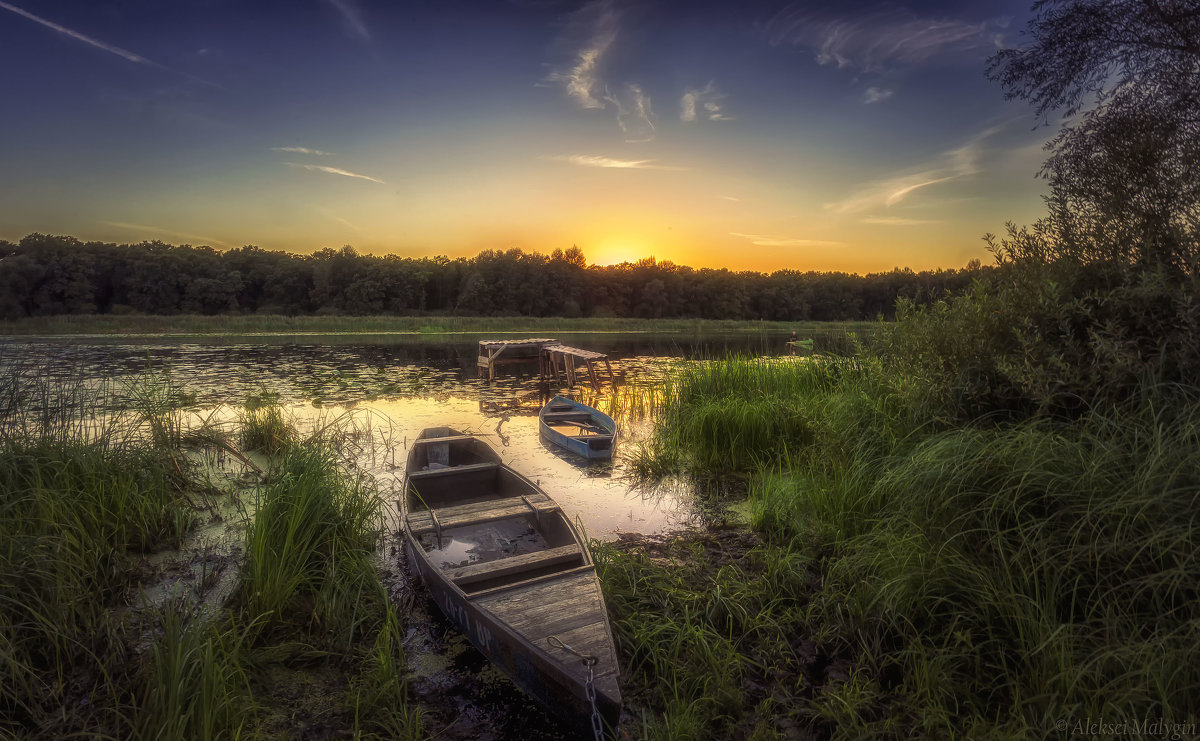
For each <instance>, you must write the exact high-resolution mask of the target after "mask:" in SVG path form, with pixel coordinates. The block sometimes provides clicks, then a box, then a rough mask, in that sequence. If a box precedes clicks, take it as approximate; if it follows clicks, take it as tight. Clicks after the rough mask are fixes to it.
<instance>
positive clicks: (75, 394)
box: [0, 374, 426, 739]
mask: <svg viewBox="0 0 1200 741" xmlns="http://www.w3.org/2000/svg"><path fill="white" fill-rule="evenodd" d="M191 402H192V399H191V397H189V395H188V394H187V392H186V391H185V390H184V389H182V388H180V387H178V386H176V385H174V384H172V383H171V382H170V381H169V379H166V378H164V377H161V376H147V377H146V378H144V379H142V380H141V381H139V382H138V383H137V384H135V385H130V386H118V385H116V384H112V383H98V384H91V385H86V386H85V385H83V384H78V385H63V384H58V383H46V382H44V381H43V380H41V379H39V378H38V377H37V376H28V375H26V376H22V375H20V374H12V375H10V376H7V377H6V378H5V379H4V385H3V388H2V389H0V407H2V409H3V412H4V416H3V419H2V424H0V494H2V498H0V507H2V508H3V512H2V516H0V528H2V529H3V533H2V535H0V543H3V546H2V547H0V637H2V638H0V640H2V641H3V649H4V650H3V651H2V652H0V735H4V736H13V737H18V738H20V737H63V736H67V735H85V736H90V737H100V738H129V737H137V738H150V737H153V738H163V739H192V738H216V737H242V736H246V737H257V736H261V735H265V736H271V737H282V736H289V737H291V736H328V735H331V734H332V733H333V732H334V731H336V732H342V731H345V730H350V731H352V732H353V733H354V734H355V735H356V736H361V737H377V738H420V737H424V736H425V735H426V734H425V732H424V731H423V730H422V728H423V726H422V720H421V716H420V714H419V713H418V712H417V711H416V709H415V706H414V705H413V704H412V703H411V702H410V701H409V692H408V689H407V685H406V680H405V677H404V665H405V662H404V655H403V649H402V645H401V642H402V639H403V629H402V626H403V616H401V615H399V614H398V613H397V611H396V609H395V607H394V605H393V604H392V603H391V602H390V600H389V599H388V594H387V591H386V589H385V588H384V585H383V583H382V582H381V579H380V576H379V573H378V571H377V569H376V560H375V559H376V547H377V544H378V541H379V538H380V536H381V533H382V532H383V520H382V517H381V509H380V506H379V505H380V502H381V500H382V496H381V493H380V492H379V491H378V490H377V489H376V488H375V486H374V483H373V481H372V480H371V479H370V478H369V477H365V476H362V475H360V474H359V473H358V472H356V471H355V468H354V464H353V461H349V460H347V459H346V458H345V456H344V455H342V453H341V452H340V451H341V450H342V449H343V448H344V447H345V442H346V439H347V438H350V437H354V436H355V435H358V434H359V432H360V431H357V430H355V429H354V428H353V426H352V425H350V424H347V423H346V422H345V421H344V420H331V421H330V422H329V423H328V424H326V425H325V426H323V427H322V428H320V429H317V430H314V431H310V432H307V433H305V434H302V433H301V432H300V431H299V430H295V429H290V428H288V426H287V425H286V424H283V425H280V424H279V421H278V420H277V419H276V418H275V417H274V416H273V415H272V414H271V413H270V412H269V411H268V412H267V413H266V414H253V413H249V412H247V413H246V414H245V415H244V416H243V417H242V418H241V419H240V420H239V423H238V424H237V425H235V426H232V427H231V426H228V425H220V424H214V423H211V420H206V419H200V420H197V419H196V418H195V415H194V414H192V413H190V411H189V410H190V408H191ZM251 406H252V407H253V406H254V405H251ZM255 408H256V409H257V410H260V411H261V410H263V409H264V408H267V407H263V406H262V405H258V406H257V407H255ZM239 437H240V438H241V441H242V442H243V443H244V444H246V443H249V446H254V447H258V448H259V451H258V453H257V454H255V455H254V456H253V458H251V457H249V456H247V455H246V454H243V453H241V452H239V451H238V450H237V448H236V446H235V445H234V444H233V441H234V440H236V439H238V438H239ZM255 441H257V443H256V442H255ZM255 459H257V461H258V463H256V462H255ZM239 511H240V512H242V513H243V515H244V516H243V517H242V518H240V520H239V521H238V522H237V523H235V524H233V525H232V527H229V528H226V527H223V525H224V524H225V523H224V521H225V519H226V517H228V516H229V513H230V512H239ZM205 535H208V536H209V537H211V538H212V541H211V542H204V540H203V539H204V537H205ZM197 538H199V539H200V540H199V542H197ZM185 544H187V546H188V547H184V546H185ZM163 553H167V554H168V556H169V555H170V554H171V553H174V554H175V557H168V558H165V559H164V558H161V557H160V555H161V554H163ZM164 581H165V582H167V583H168V584H167V586H166V587H164V586H163V583H164ZM214 595H216V598H215V599H214V598H213V597H214Z"/></svg>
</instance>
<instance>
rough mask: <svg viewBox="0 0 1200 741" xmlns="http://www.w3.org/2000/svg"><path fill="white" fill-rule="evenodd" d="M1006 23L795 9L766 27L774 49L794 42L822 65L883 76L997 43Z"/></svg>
mask: <svg viewBox="0 0 1200 741" xmlns="http://www.w3.org/2000/svg"><path fill="white" fill-rule="evenodd" d="M1006 25H1007V21H1006V20H1004V19H994V20H986V21H981V22H978V23H968V22H966V21H960V20H956V19H953V18H920V17H917V16H916V15H914V14H912V13H911V12H908V11H904V10H895V11H885V12H878V13H870V14H867V15H863V16H858V17H853V18H850V17H844V16H836V15H831V14H830V13H828V12H825V11H813V10H812V9H811V8H807V7H799V6H790V7H788V8H785V9H784V10H782V11H780V12H779V13H778V14H777V15H776V16H775V17H774V18H772V19H771V20H770V21H769V22H768V23H767V24H766V26H765V27H764V31H765V34H766V37H767V40H768V41H769V43H770V44H771V45H773V46H778V45H782V44H789V45H794V46H803V47H807V48H809V49H811V50H812V52H813V54H814V55H815V57H816V60H817V62H818V63H819V64H821V65H829V64H832V65H836V66H837V67H838V68H845V67H849V68H853V69H858V70H862V71H865V72H879V71H882V70H884V69H887V68H889V67H894V66H900V65H913V64H919V63H921V62H924V61H926V60H928V59H930V58H932V57H934V56H936V55H938V54H942V53H944V52H948V51H954V50H964V49H972V48H977V47H985V46H987V47H990V46H994V45H995V44H996V43H997V39H998V38H999V34H1000V31H1001V30H1002V29H1003V28H1004V27H1005V26H1006Z"/></svg>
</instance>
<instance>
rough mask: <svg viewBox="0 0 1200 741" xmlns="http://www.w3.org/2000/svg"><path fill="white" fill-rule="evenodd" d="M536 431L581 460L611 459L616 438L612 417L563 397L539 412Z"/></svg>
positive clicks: (615, 427) (555, 399)
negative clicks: (580, 457) (581, 458)
mask: <svg viewBox="0 0 1200 741" xmlns="http://www.w3.org/2000/svg"><path fill="white" fill-rule="evenodd" d="M538 429H539V430H540V431H541V433H542V437H544V438H546V439H547V440H549V441H550V442H552V443H554V444H555V445H557V446H559V447H560V448H565V449H567V450H569V451H571V452H572V453H574V454H576V455H578V456H582V457H584V458H611V457H612V453H613V439H614V438H615V437H616V436H617V423H616V422H614V421H613V418H612V417H610V416H608V415H607V414H605V413H604V412H601V411H599V410H597V409H593V408H592V407H590V406H588V405H587V404H580V403H579V402H577V401H573V400H571V399H568V398H566V397H563V396H556V397H554V398H553V399H551V400H550V402H549V403H547V404H546V405H545V406H544V407H542V411H540V412H538Z"/></svg>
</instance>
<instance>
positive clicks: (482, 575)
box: [444, 543, 583, 586]
mask: <svg viewBox="0 0 1200 741" xmlns="http://www.w3.org/2000/svg"><path fill="white" fill-rule="evenodd" d="M582 555H583V552H582V551H581V550H580V549H579V546H578V545H576V544H575V543H572V544H570V545H564V546H560V547H558V548H549V549H547V550H544V551H535V552H533V553H523V554H521V555H519V556H508V557H507V558H497V559H495V560H493V561H485V562H483V563H472V564H467V565H466V566H458V567H455V568H452V569H445V570H444V573H445V574H446V576H447V577H448V578H450V579H453V580H454V582H455V583H457V584H458V585H460V586H461V585H463V584H471V583H473V582H477V581H483V580H485V579H495V578H498V577H501V576H510V575H512V574H518V573H521V572H522V571H532V570H534V569H540V568H544V567H546V566H556V565H563V564H569V563H571V562H572V561H575V562H578V561H579V560H580V558H581V557H582Z"/></svg>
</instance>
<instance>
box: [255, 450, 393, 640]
mask: <svg viewBox="0 0 1200 741" xmlns="http://www.w3.org/2000/svg"><path fill="white" fill-rule="evenodd" d="M381 531H382V520H381V515H380V498H379V496H378V493H377V492H376V491H375V489H374V487H373V483H372V481H371V479H369V478H367V477H366V476H362V475H355V474H353V473H351V472H349V471H346V470H344V469H343V468H342V467H341V466H340V465H339V462H338V457H337V453H336V451H335V450H334V449H333V448H332V447H331V446H330V445H329V443H328V442H327V441H323V440H320V439H318V440H315V441H311V442H309V443H308V444H307V445H303V446H298V447H294V448H290V449H288V450H287V451H285V453H284V455H283V458H282V460H281V461H280V462H279V463H278V467H277V469H276V470H275V471H274V473H273V475H272V477H271V480H270V481H268V482H267V483H266V484H264V485H263V486H262V487H260V488H259V490H258V493H257V497H256V502H255V514H254V519H253V521H252V522H251V523H250V525H249V528H248V530H247V534H246V543H245V564H244V566H243V571H242V584H241V589H240V592H239V597H238V599H239V602H240V603H241V604H243V605H244V606H245V608H246V610H247V611H248V612H249V614H251V615H254V616H264V617H266V619H267V621H268V624H269V625H287V626H294V624H295V622H296V621H297V619H298V620H299V621H300V622H301V623H302V624H304V625H306V626H307V627H310V628H312V629H313V630H315V631H319V632H321V633H324V634H328V635H329V636H330V637H331V638H332V637H333V636H336V637H337V640H338V641H339V642H341V643H342V644H343V645H344V644H348V643H351V642H353V641H355V640H357V639H358V638H360V637H361V634H362V629H363V628H364V625H363V622H364V620H366V619H367V617H368V616H369V615H372V614H374V616H375V617H376V618H378V617H379V616H380V614H381V613H380V610H381V609H382V605H383V604H384V602H386V594H385V592H384V589H383V586H382V584H381V583H380V581H379V578H378V575H377V574H376V572H375V564H374V553H375V545H376V542H377V539H378V537H379V534H380V532H381ZM373 627H378V626H377V625H376V626H373Z"/></svg>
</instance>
